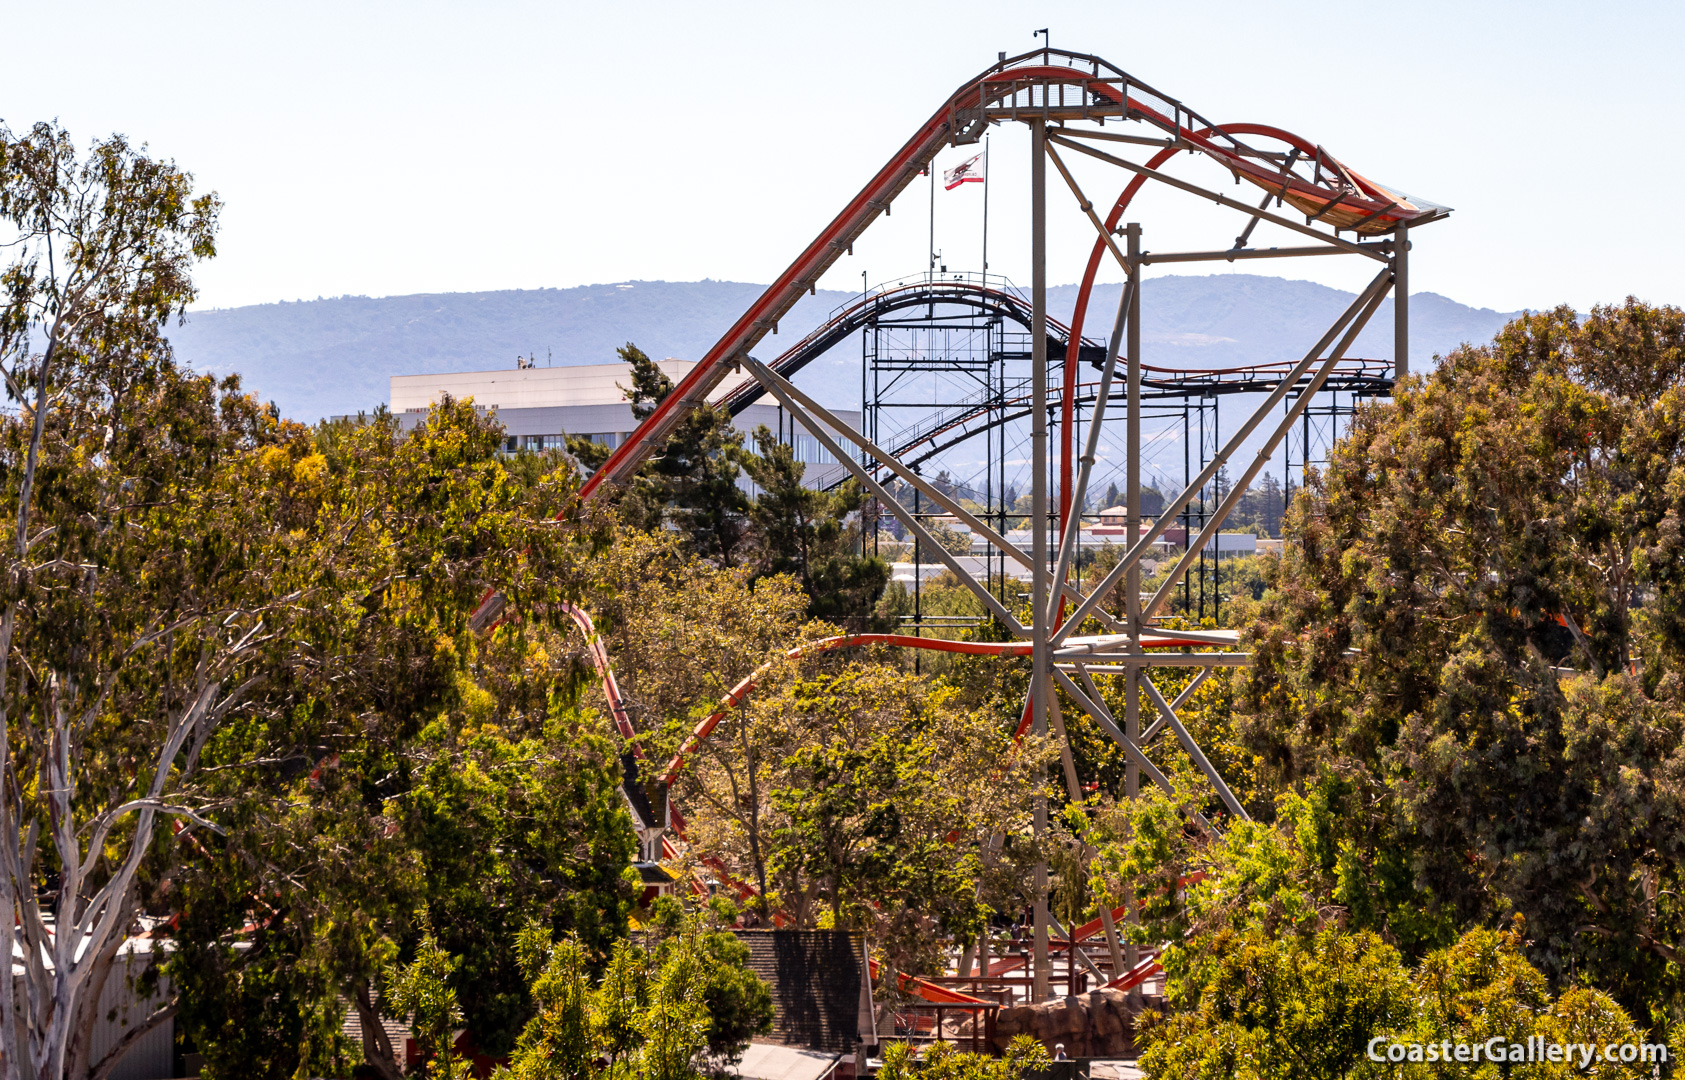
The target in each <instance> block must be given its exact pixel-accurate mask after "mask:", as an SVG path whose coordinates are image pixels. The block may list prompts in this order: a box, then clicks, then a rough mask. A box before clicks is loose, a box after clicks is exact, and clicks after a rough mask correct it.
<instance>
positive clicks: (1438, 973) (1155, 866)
mask: <svg viewBox="0 0 1685 1080" xmlns="http://www.w3.org/2000/svg"><path fill="white" fill-rule="evenodd" d="M1167 809H1168V807H1167V806H1166V805H1165V804H1164V802H1163V801H1162V800H1159V801H1158V803H1157V805H1149V806H1148V807H1147V808H1144V809H1142V810H1141V811H1139V812H1137V813H1136V814H1135V816H1134V820H1135V822H1136V829H1135V832H1134V835H1133V836H1132V838H1131V841H1130V842H1129V843H1128V844H1126V845H1124V848H1125V850H1124V851H1123V852H1122V853H1121V854H1119V853H1116V852H1114V857H1115V858H1117V859H1118V860H1119V861H1118V862H1117V863H1115V864H1114V867H1113V869H1114V870H1115V871H1117V872H1118V873H1119V874H1120V875H1129V874H1138V875H1140V876H1139V877H1137V878H1133V879H1131V878H1123V880H1134V881H1135V882H1136V883H1137V884H1139V882H1141V881H1155V880H1156V881H1157V882H1159V883H1160V884H1159V885H1158V886H1157V887H1156V888H1151V889H1143V890H1142V892H1143V893H1144V894H1145V898H1146V900H1147V904H1146V907H1145V908H1144V909H1143V915H1144V918H1143V921H1142V928H1141V930H1140V932H1139V934H1138V938H1141V939H1146V940H1153V941H1165V940H1169V941H1170V942H1171V945H1170V946H1169V947H1168V948H1167V949H1166V950H1165V952H1164V953H1163V955H1162V957H1161V962H1162V963H1163V965H1164V969H1165V972H1166V975H1167V979H1168V982H1167V988H1166V989H1167V993H1168V998H1169V1004H1170V1006H1171V1009H1172V1011H1171V1013H1170V1014H1169V1015H1168V1016H1165V1017H1159V1016H1154V1015H1149V1016H1147V1017H1145V1018H1144V1035H1145V1039H1146V1050H1145V1052H1144V1053H1143V1055H1142V1058H1141V1064H1142V1067H1143V1069H1144V1070H1145V1071H1146V1072H1147V1074H1148V1075H1149V1076H1150V1077H1154V1078H1158V1077H1165V1078H1169V1077H1177V1078H1183V1077H1195V1078H1205V1080H1220V1078H1221V1080H1227V1078H1229V1077H1234V1076H1246V1077H1257V1078H1260V1080H1263V1078H1277V1077H1279V1078H1282V1080H1288V1078H1294V1080H1299V1078H1330V1080H1333V1078H1343V1077H1359V1076H1374V1077H1382V1076H1396V1075H1407V1076H1424V1077H1426V1076H1439V1075H1446V1076H1453V1075H1455V1076H1462V1075H1468V1067H1467V1066H1465V1065H1462V1064H1458V1063H1447V1064H1439V1065H1436V1064H1435V1063H1431V1062H1428V1061H1426V1060H1425V1055H1424V1059H1423V1060H1421V1061H1420V1062H1419V1063H1408V1062H1407V1063H1406V1064H1405V1066H1404V1067H1403V1071H1402V1072H1400V1071H1399V1069H1400V1066H1399V1065H1397V1064H1393V1063H1388V1064H1384V1065H1383V1064H1380V1063H1376V1062H1374V1061H1372V1060H1371V1059H1370V1058H1369V1057H1368V1048H1369V1042H1370V1040H1371V1039H1374V1038H1376V1037H1378V1036H1385V1037H1387V1038H1389V1039H1392V1040H1394V1041H1398V1042H1404V1043H1421V1044H1424V1045H1425V1044H1427V1043H1443V1042H1447V1041H1449V1042H1451V1043H1458V1042H1464V1043H1473V1042H1481V1043H1484V1042H1485V1041H1487V1040H1488V1039H1492V1038H1495V1037H1498V1036H1502V1038H1503V1041H1504V1043H1505V1046H1506V1054H1507V1046H1508V1045H1509V1044H1511V1043H1514V1044H1523V1045H1524V1044H1525V1042H1526V1040H1527V1038H1528V1037H1530V1036H1542V1037H1545V1038H1546V1039H1547V1040H1548V1041H1550V1042H1596V1043H1597V1044H1598V1045H1599V1046H1603V1045H1606V1044H1607V1043H1610V1042H1638V1041H1641V1040H1642V1039H1643V1037H1644V1036H1643V1035H1642V1033H1641V1032H1640V1031H1639V1029H1638V1028H1637V1027H1636V1026H1635V1025H1633V1024H1632V1022H1631V1021H1630V1020H1629V1019H1628V1016H1627V1014H1626V1013H1625V1012H1624V1011H1623V1010H1622V1009H1621V1008H1620V1007H1619V1006H1618V1005H1617V1004H1616V1003H1615V1002H1614V1001H1613V1000H1612V999H1611V998H1610V997H1609V996H1608V995H1606V994H1603V993H1601V992H1599V991H1596V990H1593V989H1590V988H1583V987H1582V988H1571V989H1569V990H1567V991H1565V992H1563V993H1562V994H1560V995H1559V996H1556V997H1554V998H1553V996H1552V994H1551V991H1550V987H1549V983H1548V980H1547V979H1546V977H1545V975H1544V974H1543V973H1541V972H1540V971H1539V970H1538V969H1537V968H1535V967H1534V966H1532V965H1531V964H1529V963H1528V961H1527V958H1526V953H1525V950H1526V946H1527V942H1526V941H1525V940H1524V938H1523V936H1522V933H1521V924H1520V923H1519V922H1518V923H1517V924H1516V928H1515V929H1513V930H1511V931H1509V932H1499V931H1494V930H1491V929H1487V928H1482V927H1475V928H1472V929H1470V930H1468V931H1467V932H1466V933H1464V934H1463V935H1462V936H1461V937H1460V938H1458V937H1456V936H1455V934H1453V935H1452V936H1451V939H1450V941H1449V943H1448V944H1446V945H1445V946H1443V947H1440V948H1437V949H1430V950H1428V951H1427V952H1426V953H1425V955H1423V957H1422V959H1421V960H1420V961H1419V963H1416V964H1415V965H1411V964H1410V963H1409V962H1408V961H1407V959H1406V958H1405V957H1404V956H1403V955H1402V954H1401V953H1400V951H1399V950H1398V949H1397V948H1396V947H1395V946H1394V945H1392V944H1390V943H1389V942H1388V941H1387V940H1385V939H1384V938H1383V935H1382V932H1378V931H1377V930H1376V929H1371V928H1364V927H1359V926H1355V925H1352V924H1351V922H1350V921H1349V919H1350V915H1351V913H1350V911H1349V909H1346V908H1344V907H1342V906H1341V905H1340V904H1339V903H1338V902H1336V900H1335V897H1336V896H1338V895H1339V894H1340V893H1341V891H1342V890H1347V889H1349V887H1350V883H1349V880H1348V878H1347V876H1346V872H1345V870H1344V869H1343V868H1342V867H1341V865H1340V864H1341V858H1340V855H1339V852H1338V850H1337V849H1336V850H1331V849H1330V848H1329V843H1330V840H1331V838H1332V833H1331V829H1330V824H1331V823H1330V821H1329V820H1328V818H1327V813H1326V807H1325V806H1323V807H1319V806H1317V805H1315V804H1314V802H1313V801H1307V800H1303V799H1299V798H1298V797H1296V796H1288V797H1285V798H1284V799H1283V803H1282V807H1281V812H1280V814H1279V820H1278V823H1277V824H1276V825H1273V826H1272V825H1262V824H1257V823H1253V822H1242V823H1237V824H1236V825H1235V826H1234V827H1233V828H1232V829H1231V830H1230V831H1229V832H1228V833H1226V834H1225V835H1224V836H1223V837H1222V839H1221V840H1218V841H1212V842H1200V841H1196V840H1194V839H1193V838H1192V837H1191V836H1190V834H1188V833H1186V832H1185V831H1178V830H1175V829H1174V828H1173V827H1172V819H1171V818H1170V817H1169V816H1168V815H1167V814H1166V810H1167ZM1175 882H1179V883H1180V884H1181V888H1179V889H1177V888H1174V887H1173V883H1175ZM1394 929H1395V927H1394V925H1393V924H1392V923H1390V922H1388V923H1384V924H1383V925H1381V927H1380V930H1381V931H1383V932H1388V933H1389V934H1390V933H1391V932H1392V931H1393V930H1394ZM1440 929H1441V931H1443V927H1441V928H1440ZM1436 1053H1437V1052H1436ZM1535 1064H1536V1067H1535V1065H1529V1066H1527V1068H1525V1069H1511V1070H1500V1069H1498V1067H1497V1066H1498V1063H1487V1064H1486V1066H1485V1068H1486V1069H1487V1070H1489V1071H1488V1072H1484V1073H1483V1072H1480V1071H1478V1070H1476V1073H1475V1074H1476V1075H1492V1076H1498V1075H1515V1076H1541V1077H1543V1076H1563V1077H1566V1076H1568V1075H1571V1073H1570V1072H1569V1071H1567V1070H1565V1069H1563V1068H1562V1067H1561V1065H1560V1063H1550V1062H1539V1063H1535ZM1600 1069H1601V1071H1600V1072H1598V1073H1596V1075H1604V1076H1628V1075H1632V1076H1636V1075H1638V1073H1637V1072H1635V1071H1632V1069H1631V1067H1630V1066H1622V1065H1621V1064H1620V1063H1618V1062H1615V1063H1606V1064H1605V1065H1603V1066H1600Z"/></svg>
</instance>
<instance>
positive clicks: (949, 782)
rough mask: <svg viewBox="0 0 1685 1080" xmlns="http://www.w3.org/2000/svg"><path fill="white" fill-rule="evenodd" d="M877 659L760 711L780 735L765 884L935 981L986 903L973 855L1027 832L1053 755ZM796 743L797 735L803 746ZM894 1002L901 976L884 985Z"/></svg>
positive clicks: (811, 683) (790, 690)
mask: <svg viewBox="0 0 1685 1080" xmlns="http://www.w3.org/2000/svg"><path fill="white" fill-rule="evenodd" d="M953 698H954V694H953V692H952V691H948V690H944V689H940V688H932V687H930V686H929V685H928V684H927V683H925V682H923V681H922V680H920V679H918V678H916V677H915V676H911V675H908V674H906V673H904V672H900V671H897V670H894V669H892V668H889V667H887V666H885V665H880V664H868V663H853V664H848V665H846V666H843V667H841V668H840V669H838V670H836V671H835V672H832V673H821V674H819V675H817V676H815V677H813V678H810V679H795V680H793V681H791V682H789V683H787V684H785V685H784V686H782V687H779V688H776V689H774V690H773V692H771V693H767V694H765V695H764V696H763V697H762V698H761V699H759V701H758V702H757V704H756V705H755V706H754V708H755V709H756V710H757V711H759V712H760V713H761V714H762V715H763V716H765V717H767V718H768V719H769V720H771V719H772V718H777V721H776V723H771V724H769V727H772V728H773V729H774V730H782V731H784V732H787V733H793V734H791V735H787V736H785V737H784V738H783V740H782V742H783V749H782V750H781V754H780V759H781V760H779V761H778V763H777V764H776V765H775V767H772V768H770V769H769V776H768V783H767V790H768V791H769V793H770V801H771V804H772V808H773V810H774V811H775V814H774V821H773V827H772V829H771V830H770V841H769V847H770V849H771V851H772V856H771V859H770V862H771V865H772V870H773V877H774V879H775V881H776V882H777V883H778V888H779V892H780V895H781V897H782V898H783V899H784V900H785V903H786V905H787V909H788V910H790V911H792V912H794V913H796V915H797V919H798V922H803V923H805V920H807V919H809V918H812V916H813V914H814V912H813V910H812V907H811V905H812V903H813V901H814V900H816V899H817V898H819V897H824V898H826V899H827V900H828V902H829V907H830V912H831V920H830V922H831V925H833V926H836V927H838V928H842V927H848V926H853V927H859V928H862V929H865V930H867V931H868V933H869V935H870V936H871V938H872V941H873V948H874V951H875V952H876V954H877V955H878V956H879V957H880V958H881V959H882V960H883V961H884V962H885V963H886V964H887V965H888V966H889V968H890V970H892V971H895V972H901V973H907V974H920V973H924V972H934V971H935V970H936V968H937V965H938V959H939V957H938V953H939V950H940V947H941V944H942V940H943V937H944V936H947V935H952V936H953V937H954V938H957V939H958V940H962V941H969V940H971V939H972V938H973V937H975V935H976V934H977V933H978V932H979V931H980V930H981V928H982V926H983V922H984V919H985V918H986V916H987V912H988V907H987V905H986V903H985V902H984V900H983V898H982V897H981V896H980V892H979V887H980V884H981V882H982V880H983V878H984V871H985V868H984V866H983V865H982V863H983V860H982V856H981V852H982V851H983V849H984V846H985V844H986V843H988V842H989V841H990V840H991V839H992V838H993V837H994V836H995V835H996V834H997V833H1006V834H1011V835H1014V836H1023V835H1024V834H1027V833H1028V831H1029V820H1028V815H1029V808H1030V805H1031V802H1032V798H1031V795H1032V793H1033V792H1034V791H1035V790H1038V789H1039V787H1040V785H1041V777H1040V775H1039V773H1040V770H1041V769H1042V768H1043V767H1045V765H1046V763H1047V761H1048V758H1049V755H1050V750H1049V747H1048V745H1047V744H1046V743H1045V742H1044V741H1039V740H1030V741H1027V742H1026V743H1025V744H1023V745H1022V746H1021V747H1020V748H1019V749H1018V750H1017V751H1016V752H1014V751H1013V750H1012V748H1011V734H1010V731H1009V730H1006V729H1003V728H1002V727H1001V726H1000V725H999V724H998V723H997V722H996V715H995V714H994V713H993V711H992V710H988V709H984V710H978V711H968V710H963V709H960V708H958V707H956V706H955V704H954V701H953ZM797 736H799V737H797ZM880 985H881V986H882V987H883V988H884V990H885V993H886V994H889V995H894V994H895V993H896V989H897V988H896V980H895V979H893V978H889V977H885V978H883V979H881V980H880Z"/></svg>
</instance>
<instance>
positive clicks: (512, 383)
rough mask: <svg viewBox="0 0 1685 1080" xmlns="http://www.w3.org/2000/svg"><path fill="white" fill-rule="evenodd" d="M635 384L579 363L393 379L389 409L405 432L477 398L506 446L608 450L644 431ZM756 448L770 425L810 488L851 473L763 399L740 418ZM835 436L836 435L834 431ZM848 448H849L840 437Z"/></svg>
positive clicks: (626, 374)
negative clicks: (633, 399)
mask: <svg viewBox="0 0 1685 1080" xmlns="http://www.w3.org/2000/svg"><path fill="white" fill-rule="evenodd" d="M657 363H658V366H659V367H660V368H661V371H662V373H663V374H665V375H666V376H667V377H668V378H669V379H671V380H673V382H674V383H675V384H676V383H678V382H679V381H680V380H681V379H683V378H684V377H685V376H686V375H687V374H689V372H690V370H691V368H692V367H693V366H694V364H695V362H694V361H691V360H672V359H668V360H661V361H658V362H657ZM743 378H747V376H737V377H733V378H728V379H727V380H726V381H725V382H723V383H721V384H720V386H719V387H717V388H716V389H715V391H714V393H713V395H712V398H713V399H714V400H719V399H720V398H721V397H723V396H724V395H725V393H726V392H727V391H729V390H730V389H732V388H733V387H735V386H736V385H738V383H739V382H740V381H741V379H743ZM631 385H632V373H631V365H629V364H621V363H615V364H578V365H572V366H568V367H548V368H504V369H501V370H497V371H463V372H453V373H449V374H440V375H394V376H392V383H391V401H390V406H389V407H390V408H391V410H392V412H393V414H394V415H396V416H397V417H398V419H399V422H400V424H401V425H402V426H403V428H404V430H409V429H411V428H414V427H415V426H416V425H418V424H420V423H421V422H422V420H423V419H424V418H425V417H426V416H427V411H428V410H429V409H430V408H431V407H432V405H433V403H434V402H436V401H438V400H439V398H440V397H441V396H442V395H445V394H449V395H451V396H452V397H455V398H459V399H460V398H472V399H473V400H474V404H475V406H477V407H478V408H481V409H484V410H485V411H487V412H490V413H494V414H496V416H497V419H498V420H499V421H500V422H501V423H502V424H503V430H504V432H505V434H506V435H507V436H508V441H507V444H506V445H507V448H508V449H509V450H511V451H514V450H516V449H531V450H543V449H548V448H550V447H561V446H563V445H564V437H565V436H567V435H584V436H587V437H589V438H590V439H592V440H594V441H596V442H599V443H603V444H604V445H607V446H609V447H617V446H619V445H620V444H621V443H622V442H623V441H625V439H626V438H627V436H629V435H630V434H631V433H632V431H633V430H634V429H636V428H637V426H638V421H637V420H636V419H635V418H634V417H633V416H632V406H631V404H630V403H629V402H628V401H627V400H626V392H625V391H624V390H623V389H622V387H629V386H631ZM831 411H832V412H834V413H835V414H836V415H837V417H838V418H839V419H841V420H843V421H844V422H845V423H848V424H851V425H854V426H855V427H856V428H858V427H859V424H860V413H859V412H858V411H849V410H844V409H832V410H831ZM733 423H734V426H735V427H736V428H737V429H738V430H740V431H742V432H743V433H744V435H745V437H746V438H747V440H748V445H749V447H750V449H754V445H753V435H754V432H755V429H756V428H757V427H759V426H760V425H762V424H765V425H766V426H767V428H768V429H769V430H771V431H772V432H774V433H775V434H776V435H778V438H779V441H780V442H783V443H786V444H788V445H790V446H791V447H792V448H793V449H794V450H795V453H796V460H798V461H801V462H804V463H806V464H807V466H808V468H807V472H806V480H807V482H808V483H809V484H810V485H818V486H828V485H830V484H832V483H835V482H836V481H838V480H841V479H842V478H843V477H844V476H845V475H847V470H846V469H845V468H844V467H843V466H842V465H840V464H838V463H837V462H836V461H835V459H833V458H832V456H831V454H830V453H829V452H828V451H826V449H825V447H824V446H823V445H822V444H821V443H820V442H819V440H818V439H815V438H814V437H813V436H812V435H810V434H808V433H807V430H806V429H805V428H803V427H801V425H799V424H796V423H795V422H794V421H793V420H791V418H790V417H789V416H788V415H786V414H785V412H784V410H783V409H781V408H779V407H778V406H777V405H776V404H764V403H760V402H757V403H756V404H754V405H750V406H749V407H748V408H747V409H744V410H743V412H742V413H740V414H739V415H738V416H737V417H736V418H735V419H734V421H733ZM832 434H833V435H834V434H835V433H834V432H833V433H832ZM838 442H839V443H841V444H842V447H843V449H845V450H848V449H851V447H850V444H849V443H848V442H847V441H846V440H843V439H840V438H839V439H838Z"/></svg>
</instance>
